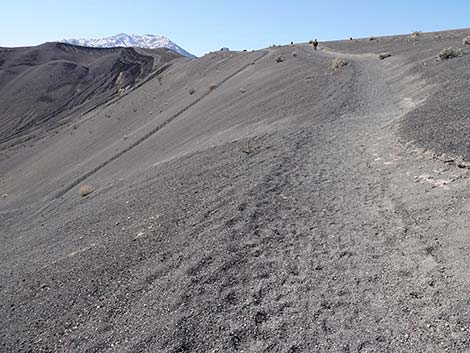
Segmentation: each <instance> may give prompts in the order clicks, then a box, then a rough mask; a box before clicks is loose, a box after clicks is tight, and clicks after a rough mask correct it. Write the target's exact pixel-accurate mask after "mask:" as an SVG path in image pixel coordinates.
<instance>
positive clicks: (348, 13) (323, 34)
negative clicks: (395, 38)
mask: <svg viewBox="0 0 470 353" xmlns="http://www.w3.org/2000/svg"><path fill="white" fill-rule="evenodd" d="M0 5H1V6H0V8H1V12H2V16H1V17H2V20H1V21H0V46H23V45H36V44H40V43H42V42H45V41H54V40H58V39H62V38H77V37H85V38H92V37H102V36H109V35H114V34H117V33H122V32H124V33H129V34H131V33H135V34H147V33H151V34H162V35H166V36H167V37H169V38H170V39H171V40H173V41H174V42H176V43H177V44H178V45H180V46H182V47H183V48H185V49H186V50H188V51H190V52H192V53H194V54H196V55H202V54H204V53H206V52H209V51H211V50H216V49H220V47H222V46H227V47H230V48H231V49H258V48H263V47H266V46H269V45H271V44H280V43H289V42H290V41H295V42H300V41H308V40H309V39H310V38H313V37H315V38H318V39H319V40H332V39H341V38H349V37H368V36H371V35H374V36H379V35H386V34H399V33H408V32H412V31H416V30H419V31H436V30H444V29H456V28H465V27H470V16H469V13H470V1H467V0H458V1H457V0H435V1H433V0H427V1H422V0H416V1H412V0H409V1H402V0H395V1H379V0H373V1H366V0H362V1H360V0H359V1H354V0H351V1H342V0H329V1H319V0H318V1H301V0H299V1H295V0H293V1H287V0H286V1H281V0H271V1H265V0H262V1H254V0H253V1H247V0H238V1H235V0H233V1H224V0H207V1H204V0H200V1H189V0H188V1H179V0H172V1H168V0H167V1H160V0H154V1H152V0H137V1H117V0H114V1H110V0H94V1H89V0H82V1H67V0H62V1H57V0H43V1H38V0H28V1H21V0H16V1H9V0H0Z"/></svg>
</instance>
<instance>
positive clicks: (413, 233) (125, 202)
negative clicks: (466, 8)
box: [0, 31, 470, 352]
mask: <svg viewBox="0 0 470 353" xmlns="http://www.w3.org/2000/svg"><path fill="white" fill-rule="evenodd" d="M465 33H467V32H466V31H455V32H443V33H440V34H439V38H438V39H436V34H430V33H421V34H420V36H419V40H416V41H413V42H410V41H409V39H410V38H409V35H405V36H396V37H389V38H388V37H384V38H379V39H378V40H374V41H369V40H368V39H363V40H358V41H357V42H356V41H339V42H329V43H322V48H324V50H321V51H314V50H313V48H312V47H311V46H309V45H308V44H295V47H296V48H295V50H296V52H297V53H298V56H297V57H296V58H295V59H294V58H293V57H292V55H291V52H292V48H291V47H290V45H288V46H284V47H283V46H280V47H275V48H269V49H266V50H265V51H258V52H254V53H235V52H230V53H214V54H209V55H207V56H205V57H202V58H198V59H195V60H187V59H182V58H177V59H175V60H173V61H171V62H170V65H169V67H166V68H165V70H163V71H161V72H158V71H154V72H152V73H149V75H150V76H148V77H146V78H142V79H136V82H135V83H134V84H133V85H131V87H130V88H129V89H128V91H126V92H127V93H125V94H123V95H119V97H114V96H113V97H112V99H111V100H107V101H106V103H105V104H102V103H101V102H97V103H96V104H97V106H96V107H95V108H94V109H93V110H91V111H88V112H83V113H84V114H83V115H82V114H81V113H80V114H78V113H77V114H75V113H71V115H70V116H67V117H66V120H67V121H70V122H71V123H73V124H77V126H78V128H77V129H76V130H73V129H71V128H70V126H68V125H59V126H57V127H55V131H57V133H55V132H54V131H47V129H44V130H41V129H39V130H38V129H33V130H34V131H33V130H28V133H30V134H31V135H32V136H33V137H32V138H31V139H29V140H27V141H23V140H21V139H13V140H11V139H10V140H9V142H8V143H3V144H2V145H1V146H2V149H1V159H0V169H1V170H2V171H6V172H5V173H4V174H3V175H2V183H1V184H0V187H1V190H0V194H8V197H6V198H2V199H1V200H0V224H1V237H2V238H1V241H2V247H1V248H0V258H1V259H2V260H1V262H0V263H1V271H0V284H1V285H0V297H1V300H0V314H1V316H2V321H1V323H0V347H1V350H3V351H8V352H29V351H39V352H40V351H59V352H116V351H119V352H208V351H223V352H240V351H248V352H252V351H256V352H258V351H264V352H289V351H290V352H294V351H298V352H328V351H330V352H338V351H343V352H347V351H349V352H365V351H376V352H379V351H381V352H397V351H413V352H429V351H453V352H460V351H466V350H468V347H469V340H470V337H469V335H470V333H469V329H470V322H469V318H468V315H466V314H465V313H466V312H467V311H468V310H469V304H468V299H467V297H468V292H469V289H470V288H469V287H470V283H469V279H468V273H469V270H470V268H469V265H468V261H467V259H468V255H469V250H468V249H469V243H468V236H467V234H468V233H467V229H468V228H469V220H468V219H469V218H468V212H469V211H470V207H469V203H468V196H469V191H468V190H469V188H468V169H466V168H465V167H462V168H460V167H458V165H462V166H463V165H464V164H461V163H460V162H456V161H459V160H460V159H468V157H469V156H468V154H469V152H468V146H467V145H466V137H468V129H466V126H467V125H468V124H465V121H466V120H465V119H466V116H467V115H468V111H469V106H468V99H467V97H466V94H465V92H468V82H469V80H468V75H469V74H468V70H466V68H467V67H468V61H469V60H470V57H469V56H466V55H463V56H459V57H456V58H453V59H452V60H444V61H439V60H436V56H437V54H438V53H439V51H440V50H441V49H442V48H448V47H453V48H460V46H461V45H462V38H463V37H464V34H465ZM384 52H391V53H393V56H392V57H390V58H389V59H387V60H385V61H380V60H377V57H378V55H379V54H381V53H384ZM279 56H282V57H284V58H285V62H284V63H283V64H282V65H280V64H278V63H276V58H277V57H279ZM336 57H343V58H344V59H345V60H347V61H348V65H347V66H344V67H343V68H342V69H341V70H338V71H337V72H336V73H335V74H334V75H332V74H331V73H330V72H328V68H329V66H330V64H331V61H332V60H333V59H334V58H336ZM253 63H254V64H253ZM152 75H153V76H152ZM306 77H314V79H309V80H306V79H305V78H306ZM212 84H216V85H217V86H216V87H215V88H214V89H212V90H208V87H210V86H211V85H212ZM187 87H193V88H194V89H195V91H196V92H201V94H200V95H199V94H198V95H190V94H188V91H187ZM241 90H246V93H245V94H241ZM202 92H205V93H202ZM133 107H139V109H138V110H137V111H136V112H135V113H134V112H133ZM88 131H93V134H89V133H88ZM70 132H73V134H72V135H70ZM123 135H127V136H129V138H128V139H126V140H124V139H123V138H122V136H123ZM456 141H459V143H456ZM247 146H251V147H250V148H247ZM459 158H460V159H459ZM26 170H34V171H35V172H34V173H27V172H25V171H26ZM85 183H87V184H89V185H93V186H94V187H95V188H99V190H100V193H97V194H96V195H93V197H91V198H89V199H87V200H86V202H82V201H83V200H81V199H80V198H79V197H77V194H76V190H77V187H78V186H79V185H82V184H85ZM70 186H73V187H71V188H70Z"/></svg>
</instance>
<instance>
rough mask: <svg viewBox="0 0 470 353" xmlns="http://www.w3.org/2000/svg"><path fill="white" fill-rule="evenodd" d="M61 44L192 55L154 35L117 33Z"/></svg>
mask: <svg viewBox="0 0 470 353" xmlns="http://www.w3.org/2000/svg"><path fill="white" fill-rule="evenodd" d="M61 42H62V43H68V44H73V45H80V46H84V47H95V48H113V47H138V48H147V49H156V48H168V49H171V50H173V51H174V52H177V53H179V54H181V55H183V56H186V57H189V58H193V57H194V55H193V54H191V53H189V52H187V51H186V50H184V49H183V48H181V47H180V46H179V45H177V44H176V43H174V42H172V41H171V40H170V39H168V38H167V37H165V36H161V35H155V34H144V35H137V34H127V33H118V34H116V35H114V36H111V37H104V38H92V39H83V38H79V39H74V38H72V39H63V40H61Z"/></svg>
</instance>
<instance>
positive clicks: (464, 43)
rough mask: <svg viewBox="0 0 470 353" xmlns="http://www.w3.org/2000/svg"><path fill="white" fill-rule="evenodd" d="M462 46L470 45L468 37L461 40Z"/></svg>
mask: <svg viewBox="0 0 470 353" xmlns="http://www.w3.org/2000/svg"><path fill="white" fill-rule="evenodd" d="M462 44H463V45H470V36H466V37H465V38H464V39H463V40H462Z"/></svg>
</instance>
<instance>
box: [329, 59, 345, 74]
mask: <svg viewBox="0 0 470 353" xmlns="http://www.w3.org/2000/svg"><path fill="white" fill-rule="evenodd" d="M347 64H348V62H347V61H346V60H344V59H343V58H336V59H333V61H332V62H331V66H330V69H331V70H333V71H338V70H339V69H341V68H342V67H344V66H346V65H347Z"/></svg>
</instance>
